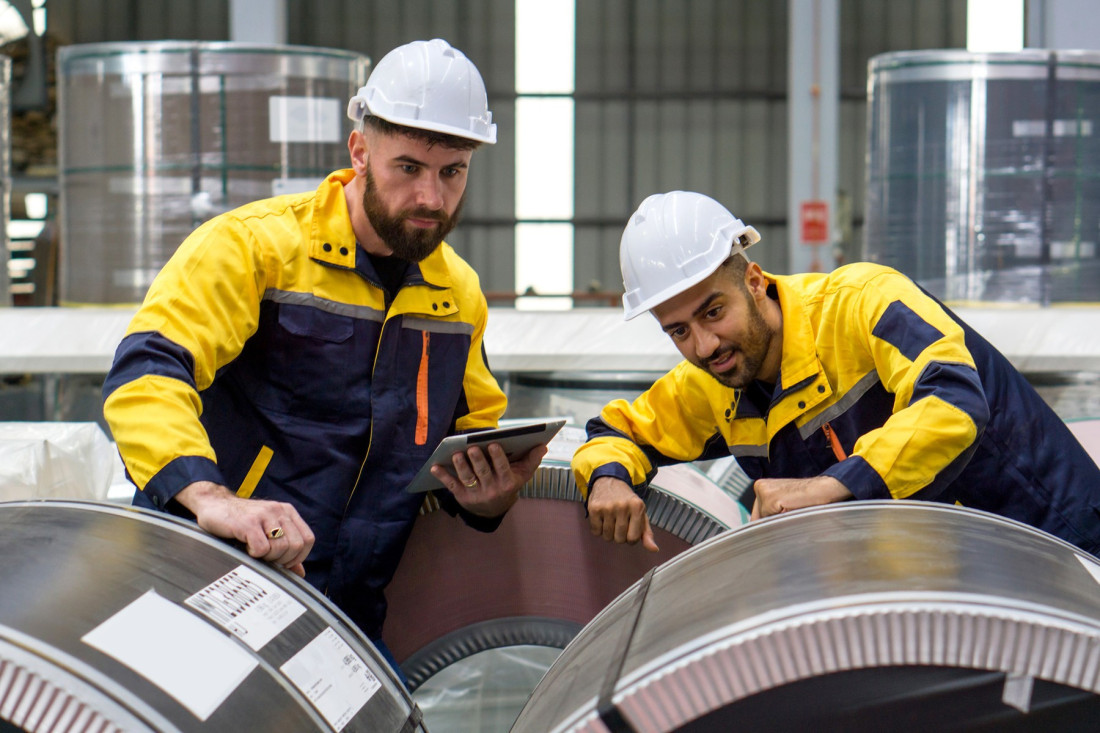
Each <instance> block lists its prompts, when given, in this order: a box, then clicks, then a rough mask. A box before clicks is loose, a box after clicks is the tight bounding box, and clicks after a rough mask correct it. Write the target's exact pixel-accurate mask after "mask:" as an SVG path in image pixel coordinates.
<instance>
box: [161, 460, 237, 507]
mask: <svg viewBox="0 0 1100 733" xmlns="http://www.w3.org/2000/svg"><path fill="white" fill-rule="evenodd" d="M196 481H211V482H213V483H215V484H219V485H221V486H225V485H226V483H225V477H224V476H222V472H221V471H220V470H218V464H216V463H214V462H213V461H212V460H210V459H209V458H203V457H201V456H181V457H179V458H176V459H174V460H172V461H171V462H169V464H168V465H167V466H165V467H164V468H162V469H160V470H159V471H157V473H156V475H155V476H153V478H151V479H149V483H147V484H145V488H144V490H143V493H144V495H145V497H146V498H147V499H148V500H149V501H150V502H151V503H152V504H153V506H154V507H156V508H157V509H160V510H162V511H164V510H166V509H167V508H168V504H169V503H170V502H171V501H172V499H173V498H175V496H176V494H178V493H179V492H180V491H182V490H183V489H185V488H186V487H187V486H190V485H191V484H193V483H195V482H196Z"/></svg>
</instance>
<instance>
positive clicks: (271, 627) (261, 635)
mask: <svg viewBox="0 0 1100 733" xmlns="http://www.w3.org/2000/svg"><path fill="white" fill-rule="evenodd" d="M184 603H186V604H187V605H188V606H190V607H191V608H193V609H195V610H196V611H198V612H199V613H201V614H202V615H204V616H206V617H207V618H209V619H210V620H211V621H213V622H214V623H216V624H218V625H219V626H222V627H223V628H225V629H226V630H227V631H229V632H230V633H231V634H233V635H234V636H236V637H237V638H239V639H241V641H243V642H244V643H245V644H248V645H249V646H250V647H252V649H254V650H255V651H259V650H260V649H262V648H263V647H264V644H266V643H267V642H269V641H271V640H272V639H274V638H275V637H276V636H278V635H279V634H280V633H282V631H283V629H285V628H286V627H287V626H290V624H292V623H293V622H294V619H296V618H298V617H299V616H301V615H302V614H303V613H305V612H306V607H305V606H303V605H302V604H301V603H298V601H296V600H294V599H293V598H292V597H291V596H290V595H289V594H288V593H285V592H284V591H283V590H282V589H280V588H279V586H277V585H275V583H274V582H272V581H270V580H268V579H267V578H265V577H264V576H262V575H260V574H259V573H257V572H256V571H255V570H253V569H252V568H249V567H247V566H245V565H241V566H239V567H237V568H236V569H235V570H231V571H229V572H228V573H226V574H225V575H223V576H222V577H220V578H218V579H217V580H215V581H214V582H213V583H211V584H210V585H208V586H206V587H205V588H203V589H202V590H200V591H199V592H198V593H196V594H195V595H193V596H191V597H190V598H188V599H187V600H186V601H184Z"/></svg>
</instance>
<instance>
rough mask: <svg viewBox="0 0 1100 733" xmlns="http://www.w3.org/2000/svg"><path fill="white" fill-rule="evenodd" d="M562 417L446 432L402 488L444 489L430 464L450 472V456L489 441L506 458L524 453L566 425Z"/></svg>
mask: <svg viewBox="0 0 1100 733" xmlns="http://www.w3.org/2000/svg"><path fill="white" fill-rule="evenodd" d="M565 423H566V419H565V418H558V419H553V420H538V421H535V422H529V423H520V424H515V425H507V426H505V427H502V428H491V429H489V430H478V431H476V432H473V433H463V434H461V435H448V436H447V437H446V438H444V439H443V440H441V441H440V442H439V445H437V446H436V448H435V450H434V451H432V455H431V456H430V457H429V458H428V460H427V461H425V462H424V465H423V466H421V467H420V470H419V471H417V472H416V475H415V476H413V478H412V481H410V482H409V485H408V486H406V487H405V491H407V492H409V493H410V494H418V493H422V492H425V491H431V490H433V489H445V488H447V487H445V486H444V485H443V483H442V482H441V481H440V480H439V479H437V478H436V477H435V476H433V475H432V472H431V467H432V466H439V465H441V466H444V467H445V468H447V470H448V471H450V472H451V473H452V474H453V473H454V465H453V464H452V463H451V456H453V455H454V454H455V453H462V452H465V451H466V449H467V448H469V447H471V446H475V445H476V446H478V447H480V448H486V447H488V446H489V445H490V444H492V443H500V446H501V447H502V448H504V453H505V454H506V455H507V456H508V459H509V460H512V459H514V458H517V457H519V456H522V455H525V454H526V453H527V452H528V451H530V450H531V449H532V448H534V447H536V446H539V445H546V444H547V443H549V442H550V441H551V440H552V439H553V437H554V436H555V435H557V433H558V431H559V430H561V429H562V427H563V426H564V425H565Z"/></svg>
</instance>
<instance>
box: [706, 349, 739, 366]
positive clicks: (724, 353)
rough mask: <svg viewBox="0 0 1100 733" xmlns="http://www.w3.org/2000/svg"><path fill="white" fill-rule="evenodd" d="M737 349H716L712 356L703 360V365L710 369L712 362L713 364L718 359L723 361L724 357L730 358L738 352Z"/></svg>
mask: <svg viewBox="0 0 1100 733" xmlns="http://www.w3.org/2000/svg"><path fill="white" fill-rule="evenodd" d="M736 351H737V349H733V348H730V349H722V350H720V351H716V352H714V353H713V354H711V355H710V356H708V357H707V358H706V359H704V360H703V365H704V366H706V367H707V368H708V369H709V368H710V365H711V364H713V363H714V362H716V361H722V360H723V359H728V358H729V357H731V356H733V354H734V353H736Z"/></svg>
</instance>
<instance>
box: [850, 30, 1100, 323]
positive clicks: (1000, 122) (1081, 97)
mask: <svg viewBox="0 0 1100 733" xmlns="http://www.w3.org/2000/svg"><path fill="white" fill-rule="evenodd" d="M869 76H870V79H869V82H868V88H869V102H868V135H867V139H868V154H867V207H866V209H867V223H866V227H865V236H866V243H865V257H866V258H867V259H869V260H872V261H876V262H882V263H883V264H886V265H890V266H891V267H895V268H897V269H898V270H900V271H902V272H904V273H905V274H906V275H908V276H910V277H912V278H914V279H915V280H917V281H919V282H920V283H921V284H922V285H924V286H925V287H926V288H928V289H929V290H930V291H932V292H933V293H934V294H935V295H937V296H938V297H940V298H942V299H945V300H949V301H955V302H960V301H983V302H986V301H997V302H1024V303H1039V304H1043V305H1046V304H1050V303H1067V302H1095V301H1097V300H1100V248H1098V247H1097V239H1098V235H1100V231H1098V226H1100V176H1098V173H1100V135H1098V133H1100V130H1097V129H1095V125H1096V121H1097V119H1100V54H1098V53H1095V52H1087V51H1044V50H1039V49H1027V50H1024V51H1020V52H1017V53H998V54H987V53H967V52H965V51H958V50H946V51H909V52H898V53H888V54H882V55H880V56H876V57H875V58H873V59H872V60H871V63H870V72H869Z"/></svg>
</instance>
